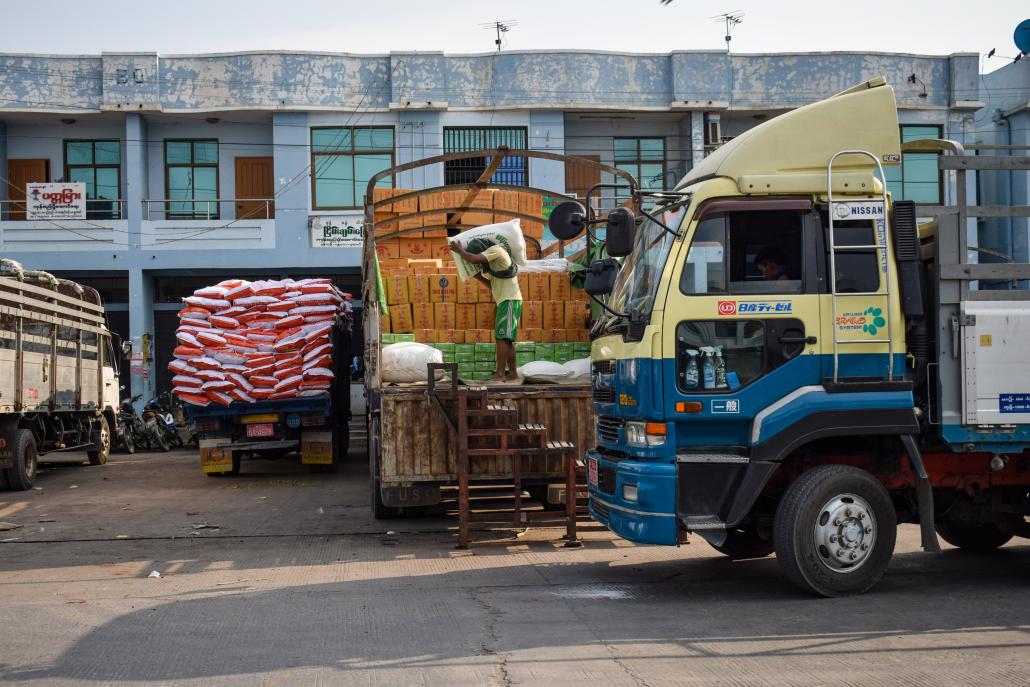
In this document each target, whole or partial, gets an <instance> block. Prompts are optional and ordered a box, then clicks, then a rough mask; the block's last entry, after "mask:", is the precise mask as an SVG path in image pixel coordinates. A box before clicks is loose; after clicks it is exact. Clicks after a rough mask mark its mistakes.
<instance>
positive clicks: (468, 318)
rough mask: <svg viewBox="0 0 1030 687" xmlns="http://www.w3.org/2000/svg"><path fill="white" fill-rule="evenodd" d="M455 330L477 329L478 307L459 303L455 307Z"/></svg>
mask: <svg viewBox="0 0 1030 687" xmlns="http://www.w3.org/2000/svg"><path fill="white" fill-rule="evenodd" d="M454 328H455V329H458V330H461V331H464V330H467V329H475V328H476V306H475V305H473V304H471V303H458V304H456V305H455V306H454Z"/></svg>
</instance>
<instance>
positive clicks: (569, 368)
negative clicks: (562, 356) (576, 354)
mask: <svg viewBox="0 0 1030 687" xmlns="http://www.w3.org/2000/svg"><path fill="white" fill-rule="evenodd" d="M562 367H564V368H565V371H566V372H568V373H569V378H568V379H567V380H565V383H566V384H589V383H590V358H579V359H578V360H570V361H569V362H567V363H565V364H564V365H562Z"/></svg>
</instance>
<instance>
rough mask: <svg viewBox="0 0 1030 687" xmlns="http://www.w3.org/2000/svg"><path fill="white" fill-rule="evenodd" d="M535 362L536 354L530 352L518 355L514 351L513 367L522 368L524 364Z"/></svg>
mask: <svg viewBox="0 0 1030 687" xmlns="http://www.w3.org/2000/svg"><path fill="white" fill-rule="evenodd" d="M534 360H536V353H533V352H532V351H530V352H529V353H519V352H518V351H515V366H516V367H522V366H523V365H525V364H526V363H531V362H533V361H534Z"/></svg>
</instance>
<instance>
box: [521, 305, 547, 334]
mask: <svg viewBox="0 0 1030 687" xmlns="http://www.w3.org/2000/svg"><path fill="white" fill-rule="evenodd" d="M522 327H523V328H525V329H543V328H544V304H543V303H541V302H540V301H523V302H522Z"/></svg>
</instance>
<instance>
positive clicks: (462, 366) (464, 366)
mask: <svg viewBox="0 0 1030 687" xmlns="http://www.w3.org/2000/svg"><path fill="white" fill-rule="evenodd" d="M475 374H476V365H475V363H458V376H459V377H461V378H462V379H474V375H475Z"/></svg>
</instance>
